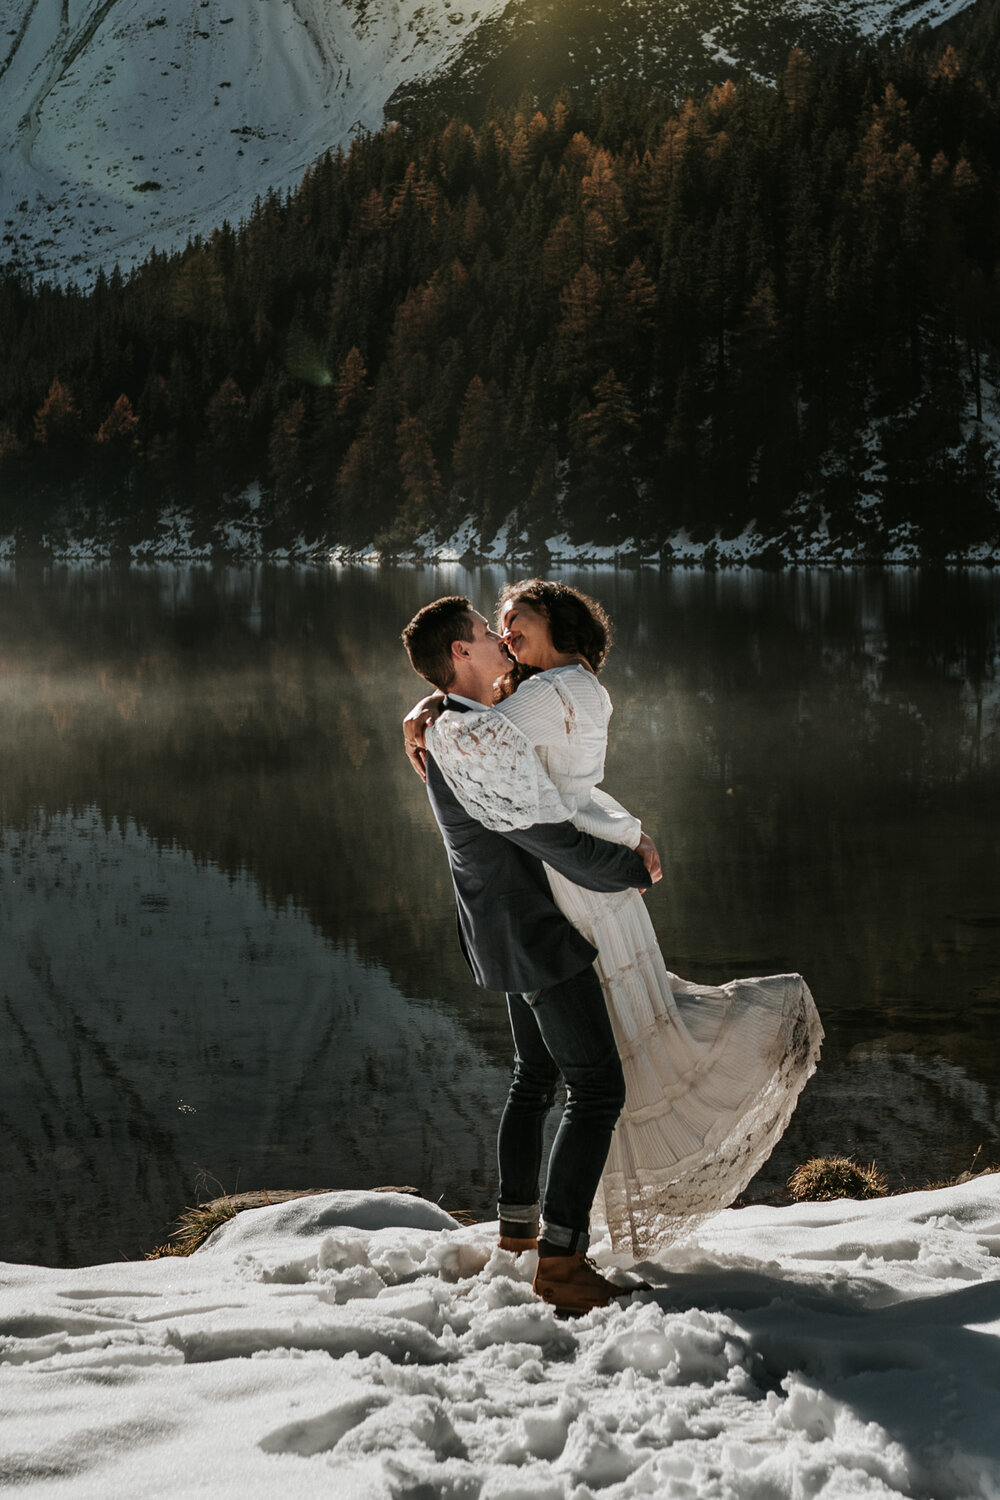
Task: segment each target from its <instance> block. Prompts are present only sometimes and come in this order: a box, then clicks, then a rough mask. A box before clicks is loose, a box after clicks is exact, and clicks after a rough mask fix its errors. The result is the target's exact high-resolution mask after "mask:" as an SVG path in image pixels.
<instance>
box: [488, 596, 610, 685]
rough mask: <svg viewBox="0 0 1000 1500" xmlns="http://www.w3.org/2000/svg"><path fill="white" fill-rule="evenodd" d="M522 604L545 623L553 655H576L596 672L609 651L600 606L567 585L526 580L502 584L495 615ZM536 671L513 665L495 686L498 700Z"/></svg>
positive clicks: (604, 616)
mask: <svg viewBox="0 0 1000 1500" xmlns="http://www.w3.org/2000/svg"><path fill="white" fill-rule="evenodd" d="M512 599H513V600H523V602H524V603H525V604H530V605H531V606H532V608H533V609H537V610H538V613H539V614H541V615H544V616H545V618H546V619H547V620H548V622H549V631H550V633H551V635H552V644H553V646H555V648H556V650H557V651H565V652H567V653H568V654H571V655H579V656H582V657H583V658H584V660H585V661H587V662H589V664H590V665H591V667H593V669H594V671H595V672H598V673H599V672H600V670H601V668H602V667H603V666H604V663H605V661H606V659H607V655H608V652H609V651H610V649H611V621H610V620H609V619H608V616H607V612H606V611H605V609H604V607H603V605H601V604H598V602H597V600H596V599H591V598H590V596H589V594H584V593H583V592H582V591H581V590H580V589H575V588H573V587H572V585H571V584H568V583H553V582H552V580H551V579H549V578H526V579H524V580H523V581H522V582H521V583H506V584H504V586H503V588H502V589H501V590H500V597H499V599H498V600H497V615H498V616H499V614H500V612H501V610H502V609H503V607H504V605H505V604H507V603H509V602H510V601H511V600H512ZM537 671H538V668H537V667H523V666H521V664H520V663H519V662H515V663H514V665H513V666H512V667H511V669H510V671H509V672H507V673H506V674H505V675H504V676H503V677H501V678H500V679H499V680H498V682H497V685H496V686H497V693H498V696H499V697H500V698H509V697H510V695H511V693H512V692H514V690H515V688H516V687H517V686H518V685H519V683H522V682H523V681H524V680H525V678H526V677H533V676H534V675H535V673H536V672H537Z"/></svg>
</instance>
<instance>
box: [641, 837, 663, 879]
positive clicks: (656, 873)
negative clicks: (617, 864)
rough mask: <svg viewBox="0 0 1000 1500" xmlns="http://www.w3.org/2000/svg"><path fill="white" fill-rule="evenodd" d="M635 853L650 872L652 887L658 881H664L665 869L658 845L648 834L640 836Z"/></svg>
mask: <svg viewBox="0 0 1000 1500" xmlns="http://www.w3.org/2000/svg"><path fill="white" fill-rule="evenodd" d="M635 852H636V854H638V856H639V858H640V859H641V860H642V862H643V864H644V865H645V866H646V869H647V870H648V871H649V883H650V885H655V884H656V882H657V881H658V880H662V879H663V869H662V867H661V865H660V856H659V854H658V853H657V851H656V845H655V844H654V843H653V840H652V839H651V838H650V836H649V834H648V833H643V834H640V836H639V842H638V843H637V844H636V846H635Z"/></svg>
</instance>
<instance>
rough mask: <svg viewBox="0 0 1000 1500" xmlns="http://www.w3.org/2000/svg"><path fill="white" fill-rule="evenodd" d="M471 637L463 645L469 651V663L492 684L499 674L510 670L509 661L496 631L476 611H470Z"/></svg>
mask: <svg viewBox="0 0 1000 1500" xmlns="http://www.w3.org/2000/svg"><path fill="white" fill-rule="evenodd" d="M471 614H472V626H473V636H472V640H471V641H466V642H464V644H465V645H466V646H467V647H468V650H469V661H470V664H471V665H472V666H474V667H475V668H476V670H477V672H480V673H481V674H482V676H483V677H484V678H488V680H489V681H490V682H492V681H493V680H494V679H495V678H497V677H499V676H500V675H501V673H503V672H507V671H509V670H510V664H511V659H510V657H509V655H508V654H507V649H506V647H505V646H504V643H503V641H502V640H501V639H500V636H499V634H498V632H497V631H495V630H493V629H492V627H491V626H490V622H489V621H488V620H487V619H485V618H484V617H483V616H482V615H481V614H480V613H479V611H478V610H475V609H474V610H472V611H471Z"/></svg>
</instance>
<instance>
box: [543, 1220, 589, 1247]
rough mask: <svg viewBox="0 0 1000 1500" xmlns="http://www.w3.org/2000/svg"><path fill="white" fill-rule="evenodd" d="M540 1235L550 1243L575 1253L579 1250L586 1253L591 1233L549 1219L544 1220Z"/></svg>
mask: <svg viewBox="0 0 1000 1500" xmlns="http://www.w3.org/2000/svg"><path fill="white" fill-rule="evenodd" d="M538 1237H539V1239H542V1240H548V1242H549V1244H550V1245H558V1246H559V1247H560V1248H561V1249H563V1250H569V1251H572V1252H574V1253H575V1252H576V1251H577V1250H582V1251H583V1252H584V1253H586V1250H587V1247H588V1246H589V1244H590V1235H589V1233H588V1232H587V1230H586V1229H568V1228H567V1227H566V1225H565V1224H553V1223H551V1221H550V1220H549V1219H544V1220H543V1221H542V1227H541V1229H540V1231H539V1236H538Z"/></svg>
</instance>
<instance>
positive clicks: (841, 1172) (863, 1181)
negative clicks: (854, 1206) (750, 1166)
mask: <svg viewBox="0 0 1000 1500" xmlns="http://www.w3.org/2000/svg"><path fill="white" fill-rule="evenodd" d="M787 1187H788V1191H789V1192H790V1193H791V1195H792V1197H793V1198H794V1199H795V1201H796V1203H829V1202H830V1201H831V1200H832V1199H834V1198H884V1197H885V1195H886V1193H887V1192H888V1191H889V1181H888V1178H887V1177H886V1175H885V1173H884V1172H881V1171H879V1169H878V1167H877V1166H876V1165H875V1163H874V1162H869V1164H868V1166H867V1167H862V1166H860V1165H859V1164H858V1162H856V1161H852V1159H851V1158H850V1157H849V1156H814V1157H813V1158H812V1160H811V1161H806V1162H803V1163H802V1165H801V1166H799V1167H796V1168H795V1171H794V1172H793V1173H792V1175H791V1177H789V1179H788V1183H787Z"/></svg>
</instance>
